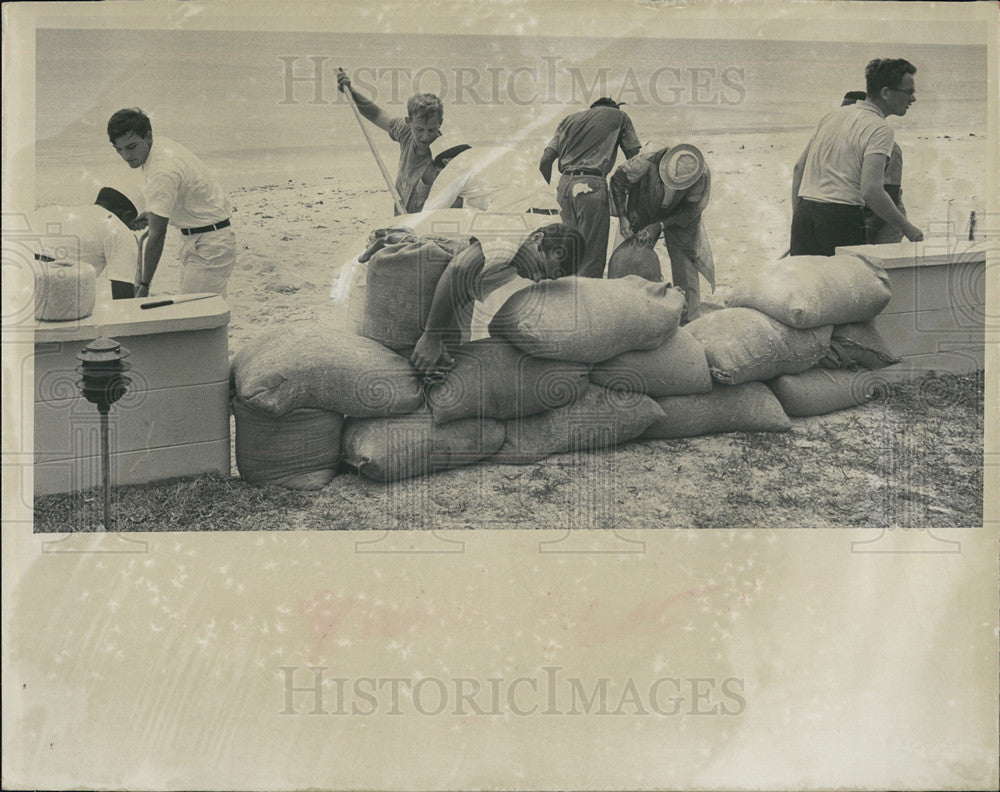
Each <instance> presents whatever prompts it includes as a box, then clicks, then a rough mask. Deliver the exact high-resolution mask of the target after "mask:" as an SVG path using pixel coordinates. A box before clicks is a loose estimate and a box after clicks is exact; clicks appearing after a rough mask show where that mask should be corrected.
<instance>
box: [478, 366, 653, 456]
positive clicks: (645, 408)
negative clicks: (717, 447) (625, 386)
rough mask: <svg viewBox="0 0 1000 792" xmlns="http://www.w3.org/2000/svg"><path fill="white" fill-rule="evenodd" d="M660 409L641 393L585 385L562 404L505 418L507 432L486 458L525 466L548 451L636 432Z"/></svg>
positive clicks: (607, 442) (610, 441)
mask: <svg viewBox="0 0 1000 792" xmlns="http://www.w3.org/2000/svg"><path fill="white" fill-rule="evenodd" d="M660 417H662V412H661V410H660V408H659V407H657V405H656V402H655V401H653V400H652V399H651V398H649V397H648V396H645V395H643V394H641V393H626V392H622V391H613V390H609V389H608V388H602V387H600V386H599V385H590V386H589V387H588V388H587V391H586V392H585V393H584V394H583V396H581V397H580V398H579V399H578V400H577V401H576V402H574V403H573V404H571V405H570V406H568V407H560V408H559V409H556V410H549V411H548V412H543V413H538V414H536V415H532V416H531V417H529V418H520V419H515V420H512V421H507V423H506V426H507V436H506V439H505V440H504V443H503V446H502V447H501V448H500V450H499V451H498V452H497V453H496V454H495V455H494V456H492V457H491V458H490V461H491V462H499V463H501V464H506V465H526V464H530V463H531V462H537V461H538V460H539V459H544V458H545V457H547V456H549V455H551V454H559V453H564V452H567V451H587V450H601V449H607V448H611V447H612V446H616V445H619V444H620V443H625V442H628V441H629V440H632V439H633V438H635V437H638V436H639V435H640V434H641V433H642V431H643V430H644V429H646V427H647V426H649V425H650V424H651V423H652V422H653V421H655V420H656V419H657V418H660Z"/></svg>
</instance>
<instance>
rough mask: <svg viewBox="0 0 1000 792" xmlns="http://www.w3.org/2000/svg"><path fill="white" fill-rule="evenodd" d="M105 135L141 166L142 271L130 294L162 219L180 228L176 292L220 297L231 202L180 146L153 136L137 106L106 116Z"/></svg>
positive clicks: (230, 248)
mask: <svg viewBox="0 0 1000 792" xmlns="http://www.w3.org/2000/svg"><path fill="white" fill-rule="evenodd" d="M108 138H109V139H110V141H111V144H112V145H113V146H114V147H115V151H117V152H118V154H119V155H120V156H121V158H122V159H123V160H125V162H126V163H127V164H128V166H129V167H130V168H142V172H143V177H144V184H143V189H142V196H143V199H144V200H145V203H146V211H145V212H143V214H142V215H141V216H140V219H141V218H143V217H144V218H145V219H146V221H147V222H148V227H149V238H148V239H147V241H146V250H145V255H144V258H143V271H142V272H141V273H140V274H139V277H138V279H137V281H136V284H135V296H136V297H145V296H146V295H147V294H148V293H149V285H150V283H151V282H152V280H153V276H154V275H155V274H156V268H157V266H158V265H159V263H160V256H161V255H162V254H163V241H164V239H165V237H166V232H167V225H168V224H169V225H172V226H174V227H176V228H179V229H180V232H181V235H182V236H183V239H182V240H181V247H180V251H179V254H178V255H179V258H180V260H181V266H182V272H181V280H180V288H179V289H178V293H180V294H191V293H196V292H214V293H216V294H220V295H222V296H223V297H224V296H225V295H226V285H227V283H228V281H229V276H230V274H232V271H233V267H234V266H235V265H236V234H235V233H234V232H233V229H232V227H231V225H230V220H229V215H230V213H231V211H232V210H231V207H230V205H229V199H228V197H227V196H226V194H225V193H224V192H223V191H222V187H221V186H220V185H219V182H218V181H217V180H216V178H215V177H214V176H213V175H212V174H211V173H210V172H209V170H208V168H207V167H205V165H204V164H203V163H202V161H201V160H200V159H198V158H197V157H196V156H195V155H194V154H192V153H191V152H190V151H188V150H187V149H186V148H184V146H182V145H180V144H179V143H177V142H175V141H173V140H170V139H169V138H166V137H163V136H157V138H156V140H155V143H154V140H153V129H152V126H151V124H150V122H149V117H148V116H147V115H146V114H145V113H143V112H142V110H139V109H138V108H128V109H125V110H119V111H118V112H117V113H115V114H114V115H113V116H111V118H110V119H109V121H108Z"/></svg>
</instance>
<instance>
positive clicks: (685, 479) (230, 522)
mask: <svg viewBox="0 0 1000 792" xmlns="http://www.w3.org/2000/svg"><path fill="white" fill-rule="evenodd" d="M609 471H611V472H610V473H609ZM982 499H983V373H982V372H976V373H972V374H966V375H961V376H952V375H946V376H944V377H940V378H933V379H925V380H922V381H917V382H913V383H905V384H896V385H892V386H889V387H886V388H884V389H882V390H881V391H880V392H879V393H878V394H877V397H876V398H875V399H873V400H872V401H871V402H869V403H867V404H865V405H862V406H861V407H857V408H854V409H851V410H844V411H841V412H839V413H833V414H830V415H826V416H818V417H814V418H807V419H797V420H795V421H793V429H792V431H791V432H787V433H778V434H770V433H754V434H746V433H731V434H726V435H715V436H710V437H696V438H686V439H682V440H670V441H654V442H637V443H631V444H628V445H624V446H620V447H618V448H616V449H612V450H610V451H607V452H599V453H594V454H584V455H581V456H580V457H574V456H573V455H557V456H553V457H550V458H548V459H546V460H543V461H542V462H539V463H536V464H534V465H525V466H504V465H489V464H486V465H481V466H472V467H468V468H460V469H455V470H449V471H445V472H442V473H437V474H434V475H432V476H426V477H423V478H420V479H414V480H410V481H402V482H396V483H393V484H388V485H386V484H377V483H375V482H371V481H368V480H367V479H364V478H361V477H358V476H357V475H355V474H353V473H349V472H346V473H342V474H341V475H338V476H337V477H335V478H334V480H333V481H332V482H331V483H330V484H329V485H328V486H327V487H325V488H324V489H323V490H320V491H318V492H297V491H292V490H286V489H282V488H280V487H276V486H270V485H252V484H247V483H246V482H244V481H242V480H240V479H238V478H224V477H220V476H202V477H199V478H194V479H184V480H176V481H165V482H158V483H155V484H150V485H144V486H133V487H120V488H118V489H117V490H116V491H115V492H114V501H113V513H114V525H113V527H114V528H115V529H116V530H121V531H191V530H212V531H261V530H293V529H305V530H350V529H386V530H392V529H398V528H409V527H419V528H470V527H491V528H497V527H516V528H565V527H569V526H570V525H572V524H574V523H573V520H574V519H576V517H575V515H577V512H576V511H575V509H579V508H583V507H581V505H580V504H581V503H583V504H587V507H588V508H591V509H593V510H594V514H593V515H587V516H591V517H592V519H590V520H588V521H587V522H588V525H603V526H606V527H609V528H647V527H697V528H720V527H721V528H734V527H738V528H744V527H756V526H767V527H794V528H806V527H819V526H824V527H831V526H838V527H871V528H876V527H891V526H897V527H898V526H903V527H911V528H917V527H923V526H931V525H933V526H936V527H968V526H973V525H979V524H981V522H982ZM102 507H103V500H102V496H101V493H100V491H86V492H79V493H72V494H68V495H60V496H48V497H39V498H36V499H35V530H36V531H39V532H75V531H95V530H101V523H102Z"/></svg>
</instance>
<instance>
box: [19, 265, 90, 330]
mask: <svg viewBox="0 0 1000 792" xmlns="http://www.w3.org/2000/svg"><path fill="white" fill-rule="evenodd" d="M34 264H35V267H36V268H35V319H37V320H39V321H46V322H67V321H70V320H72V319H84V318H86V317H88V316H90V315H91V314H92V313H93V312H94V303H95V302H96V300H97V270H95V269H94V268H93V267H92V266H91V265H90V264H85V263H81V262H72V261H35V262H34Z"/></svg>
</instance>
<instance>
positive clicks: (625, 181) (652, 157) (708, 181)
mask: <svg viewBox="0 0 1000 792" xmlns="http://www.w3.org/2000/svg"><path fill="white" fill-rule="evenodd" d="M711 188H712V174H711V171H709V169H708V165H706V164H705V158H704V156H702V153H701V151H699V150H698V149H697V148H695V147H694V146H692V145H689V144H687V143H682V144H680V145H677V146H673V147H665V148H662V149H660V150H659V151H653V152H650V153H649V154H640V155H639V156H637V157H633V158H632V159H630V160H629V161H628V162H626V163H624V164H623V165H621V166H620V167H619V168H618V170H616V171H615V173H614V175H613V176H612V177H611V205H612V212H613V213H614V215H615V216H616V217H618V218H619V220H620V226H619V228H620V230H621V234H622V236H623V237H625V238H626V239H630V238H632V237H633V236H634V237H635V241H636V242H637V243H638V244H640V245H650V246H652V245H655V244H656V240H657V239H659V238H660V236H661V235H662V236H663V244H664V245H665V246H666V248H667V255H669V256H670V271H671V279H672V282H673V284H674V286H677V287H678V288H680V289H683V290H684V296H685V298H686V300H687V306H686V308H685V309H684V315H683V316H682V318H681V321H682V322H688V321H691V320H692V319H696V318H697V317H698V311H699V308H700V307H701V285H700V282H699V280H698V273H701V274H702V275H704V276H705V278H706V280H708V282H709V284H710V285H711V286H712V289H713V290H714V289H715V259H714V258H713V256H712V249H711V247H709V244H708V236H707V235H706V233H705V226H704V223H703V222H702V214H703V212H704V211H705V208H706V207H707V206H708V198H709V195H710V193H711Z"/></svg>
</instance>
